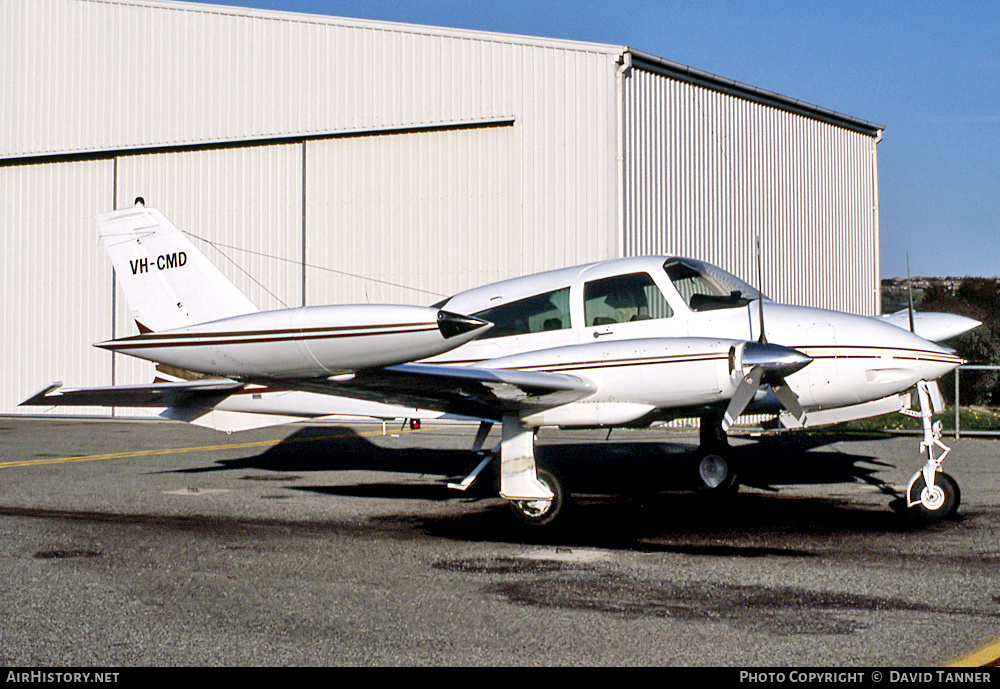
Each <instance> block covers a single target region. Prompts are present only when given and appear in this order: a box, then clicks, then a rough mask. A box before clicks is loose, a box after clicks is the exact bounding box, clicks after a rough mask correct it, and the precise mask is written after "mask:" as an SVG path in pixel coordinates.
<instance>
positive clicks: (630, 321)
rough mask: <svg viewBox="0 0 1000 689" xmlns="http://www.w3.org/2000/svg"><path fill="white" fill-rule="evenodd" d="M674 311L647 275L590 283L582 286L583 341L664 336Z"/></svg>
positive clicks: (641, 274) (637, 274)
mask: <svg viewBox="0 0 1000 689" xmlns="http://www.w3.org/2000/svg"><path fill="white" fill-rule="evenodd" d="M673 315H674V312H673V309H671V308H670V304H668V303H667V300H666V299H665V298H664V296H663V293H662V292H661V291H660V288H659V287H657V285H656V283H655V282H654V281H653V278H652V277H651V276H650V275H649V274H648V273H629V274H626V275H614V276H611V277H607V278H600V279H597V280H591V281H589V282H587V283H585V284H584V287H583V320H584V324H583V325H584V327H583V338H582V341H583V342H591V341H593V340H600V339H605V338H606V339H608V340H614V339H620V338H623V337H628V338H640V337H664V336H666V335H667V334H668V333H667V332H665V331H664V329H663V327H662V326H663V324H664V322H665V321H664V320H663V319H668V318H671V317H672V316H673Z"/></svg>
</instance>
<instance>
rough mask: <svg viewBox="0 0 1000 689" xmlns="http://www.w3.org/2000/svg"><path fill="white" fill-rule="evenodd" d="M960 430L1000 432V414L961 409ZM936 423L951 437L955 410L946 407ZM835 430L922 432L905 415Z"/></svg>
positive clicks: (848, 424) (915, 420) (852, 423)
mask: <svg viewBox="0 0 1000 689" xmlns="http://www.w3.org/2000/svg"><path fill="white" fill-rule="evenodd" d="M958 414H959V419H958V423H959V428H960V429H961V430H962V431H1000V412H998V411H997V410H993V409H987V408H983V407H960V408H959V411H958ZM934 420H935V421H938V420H940V421H941V425H942V427H943V429H944V434H945V435H949V434H950V433H954V431H955V408H954V407H950V406H949V407H946V408H945V410H944V412H943V413H942V414H939V415H937V416H935V417H934ZM834 428H835V429H836V430H838V431H883V430H888V431H921V430H922V429H923V426H922V425H921V422H920V419H919V418H914V417H912V416H906V415H904V414H885V415H884V416H875V417H872V418H869V419H859V420H857V421H848V422H846V423H842V424H837V425H836V426H834Z"/></svg>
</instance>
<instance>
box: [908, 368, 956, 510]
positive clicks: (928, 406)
mask: <svg viewBox="0 0 1000 689" xmlns="http://www.w3.org/2000/svg"><path fill="white" fill-rule="evenodd" d="M917 398H918V400H919V401H920V411H919V412H917V411H906V410H904V411H903V413H904V414H907V415H908V416H916V417H920V420H921V421H922V422H923V427H924V438H923V440H922V441H921V442H920V453H921V454H923V453H924V452H926V453H927V462H926V463H925V464H924V466H923V467H921V468H920V470H919V471H918V472H917V473H915V474H914V475H913V476H911V477H910V482H909V484H908V485H907V487H906V509H907V513H908V515H909V516H911V517H913V518H914V519H916V520H918V521H920V522H925V523H927V522H938V521H942V520H944V519H948V518H949V517H951V516H952V515H954V514H955V512H957V511H958V507H959V505H960V504H961V501H962V493H961V490H960V489H959V487H958V483H957V482H956V481H955V479H953V478H952V477H951V476H949V475H948V474H946V473H944V472H943V471H942V470H941V462H942V461H944V458H945V457H947V456H948V453H949V452H951V448H950V447H948V446H947V445H945V444H944V443H943V442H941V430H942V429H941V422H940V421H932V420H931V415H932V414H933V405H932V403H931V391H930V385H929V384H928V383H927V382H926V381H923V380H922V381H920V382H918V383H917ZM935 448H936V449H938V450H941V454H940V455H938V456H937V457H935V456H934V450H935Z"/></svg>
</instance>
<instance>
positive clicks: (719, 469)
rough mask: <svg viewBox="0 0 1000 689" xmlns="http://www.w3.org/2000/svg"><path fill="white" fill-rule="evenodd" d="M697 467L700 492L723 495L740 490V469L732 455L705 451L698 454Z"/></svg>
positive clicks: (696, 473)
mask: <svg viewBox="0 0 1000 689" xmlns="http://www.w3.org/2000/svg"><path fill="white" fill-rule="evenodd" d="M695 468H696V470H697V471H696V472H695V475H696V479H697V485H698V490H699V492H702V493H708V494H713V495H715V494H720V495H721V494H725V493H734V492H736V491H737V490H739V486H740V484H739V471H738V468H737V466H736V463H735V462H734V461H733V459H732V457H727V456H726V455H725V454H722V453H720V452H715V451H708V452H703V453H701V454H699V455H698V459H697V462H696V465H695Z"/></svg>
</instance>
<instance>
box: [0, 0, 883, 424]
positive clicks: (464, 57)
mask: <svg viewBox="0 0 1000 689" xmlns="http://www.w3.org/2000/svg"><path fill="white" fill-rule="evenodd" d="M630 54H631V53H630V51H629V49H627V48H624V47H622V46H606V45H596V44H586V43H577V42H570V41H558V40H549V39H539V38H531V37H521V36H505V35H497V34H488V33H482V32H470V31H459V30H450V29H438V28H428V27H418V26H409V25H400V24H388V23H381V22H364V21H357V20H350V19H339V18H332V17H318V16H308V15H294V14H287V13H277V12H264V11H257V10H246V9H239V8H230V7H214V6H210V5H194V4H188V3H184V4H180V3H174V2H158V1H155V0H8V1H7V2H4V3H0V61H2V64H0V89H2V92H3V93H5V94H12V97H11V98H9V99H6V100H5V102H4V106H3V109H2V110H0V227H3V228H4V233H3V235H4V242H5V246H4V249H5V250H4V253H3V256H2V257H0V269H2V271H3V275H2V276H0V284H2V285H3V287H4V292H3V295H4V299H3V303H2V306H0V308H2V316H3V318H4V323H5V324H6V325H5V327H4V329H3V331H2V333H0V346H2V347H3V351H4V352H5V356H4V357H3V359H2V360H3V362H4V363H3V364H2V366H3V367H4V368H3V373H4V376H3V382H2V383H0V413H9V412H16V411H23V410H18V409H17V407H16V404H17V402H18V401H19V400H21V399H24V398H25V397H27V396H28V395H29V394H30V393H32V392H34V391H35V390H37V389H38V388H39V387H40V386H42V385H43V384H45V383H47V382H49V381H54V380H63V381H65V382H66V383H67V384H68V385H106V384H112V383H115V384H124V383H132V382H135V383H141V382H148V380H149V379H150V377H151V374H152V369H151V366H150V365H149V364H145V363H142V362H138V361H135V360H131V359H129V358H128V357H123V356H120V355H119V356H115V357H112V355H111V354H109V353H107V352H104V351H101V350H96V349H94V348H93V347H92V346H91V345H92V343H94V342H97V341H102V340H106V339H109V338H112V337H116V336H117V337H121V336H125V335H128V334H131V333H133V332H134V325H133V324H132V323H131V321H130V319H129V316H128V311H127V308H126V307H125V305H124V304H123V303H122V301H123V300H122V299H121V297H120V295H118V294H117V292H116V289H115V284H114V278H113V275H112V271H111V269H110V264H109V262H108V260H107V258H106V256H105V255H104V251H103V248H102V247H100V246H99V244H98V242H97V239H96V227H95V225H94V222H93V216H94V215H96V214H98V213H101V212H105V211H107V210H110V209H112V208H121V207H125V206H128V205H131V204H132V201H133V199H134V198H135V197H136V196H143V197H144V198H145V199H146V200H147V202H148V203H149V205H152V206H155V207H157V208H159V209H161V210H162V211H163V212H164V213H166V215H167V216H168V217H170V218H171V219H172V220H173V221H174V222H175V223H176V224H177V225H178V226H179V227H181V228H182V229H184V230H185V231H187V232H189V233H190V234H191V235H192V236H193V237H194V240H193V241H194V242H195V244H196V245H198V246H199V247H200V248H202V249H203V250H204V252H205V253H206V255H208V256H209V258H211V259H212V260H213V261H215V262H216V263H217V265H219V266H220V268H221V269H222V270H223V271H224V272H225V273H226V274H227V276H229V277H230V279H232V280H233V281H234V282H235V283H236V284H237V285H238V286H239V287H240V288H241V289H243V290H244V291H246V293H247V294H248V295H249V296H250V297H251V299H252V300H253V301H254V302H255V303H256V304H258V306H260V307H261V308H280V307H282V306H297V305H300V304H303V303H307V304H317V303H328V302H352V301H360V302H393V301H401V302H407V303H419V304H428V303H432V302H434V301H437V300H438V299H439V298H440V297H441V296H443V295H447V294H451V293H453V292H455V291H458V290H461V289H464V288H467V287H471V286H473V285H477V284H481V283H483V282H488V281H492V280H497V279H503V278H506V277H511V276H514V275H519V274H525V273H529V272H534V271H538V270H545V269H549V268H556V267H561V266H566V265H573V264H578V263H584V262H588V261H594V260H600V259H604V258H609V257H615V256H621V255H631V254H635V253H647V252H654V251H655V252H667V251H670V252H672V251H677V252H683V253H688V254H691V255H694V256H696V257H699V258H704V259H707V260H712V261H714V262H717V263H719V264H720V265H722V266H723V267H726V268H729V269H731V270H734V271H735V272H737V273H739V274H741V275H743V276H744V277H747V278H750V279H751V280H752V281H755V280H753V277H754V271H753V266H752V255H753V252H752V237H753V235H754V233H755V232H759V233H761V234H763V235H764V238H765V252H768V249H772V250H773V253H772V252H768V253H769V256H773V257H774V259H773V262H771V263H769V266H770V272H769V273H768V276H767V277H766V278H765V281H766V283H767V284H766V285H765V289H766V290H767V291H768V292H770V293H771V294H773V295H775V296H779V297H784V298H789V299H790V300H791V301H796V302H798V303H808V304H815V305H827V306H832V307H836V308H852V309H853V310H856V311H860V312H862V313H874V312H875V310H876V309H877V302H874V303H873V301H872V300H873V294H874V292H875V290H876V289H877V285H878V274H877V271H878V255H877V245H878V220H877V187H875V177H874V175H875V170H876V168H875V143H874V142H875V140H876V139H875V137H874V132H875V131H876V130H874V129H871V128H870V127H869V129H867V130H866V129H865V127H864V126H862V127H861V130H862V131H860V132H859V131H857V130H852V129H849V128H845V127H844V126H843V125H844V123H845V122H846V123H848V124H850V123H852V122H854V120H852V118H847V117H843V116H840V119H837V118H834V121H833V122H831V121H830V120H829V119H827V120H822V119H817V118H816V117H814V115H815V114H817V113H818V109H815V108H812V106H805V110H806V112H805V113H804V114H803V113H802V112H796V113H790V112H788V110H787V108H786V107H785V104H783V103H782V102H780V98H777V99H776V98H774V97H773V96H774V95H775V94H770V96H767V97H764V98H759V99H757V100H753V99H748V98H746V97H743V95H740V94H735V95H734V94H733V93H726V92H725V90H724V89H722V90H720V84H722V83H723V81H724V80H719V79H716V80H714V81H713V80H711V79H710V80H709V81H710V82H711V83H709V84H708V85H707V86H706V85H704V84H702V85H698V84H692V83H689V82H687V81H684V79H677V78H674V77H671V76H665V75H664V74H662V73H659V72H657V71H656V70H655V69H652V68H651V67H650V65H649V64H646V65H645V66H641V65H639V64H638V62H637V63H636V64H635V65H633V66H632V68H631V69H626V66H627V64H626V63H627V62H628V60H629V56H630ZM810 108H812V109H810ZM846 180H853V181H851V182H849V181H846ZM873 204H874V212H873V208H872V205H873ZM838 244H842V245H845V248H843V249H838V251H840V253H837V252H829V251H827V250H828V249H829V248H830V247H831V246H833V245H838ZM845 257H846V258H848V259H851V261H846V262H845V260H844V259H845ZM802 261H808V262H806V263H804V264H802V265H799V262H802ZM790 266H794V269H790ZM845 266H846V268H845ZM793 274H794V277H795V280H797V281H792V282H789V279H790V278H791V277H793ZM800 276H801V277H800ZM815 276H820V277H821V280H815V279H813V278H814V277H815ZM64 411H65V410H64ZM80 411H81V412H85V413H95V410H94V409H92V408H90V409H86V410H80ZM98 413H99V412H98Z"/></svg>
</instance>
